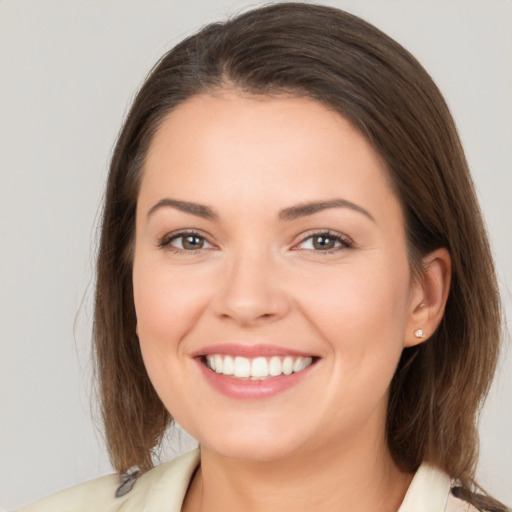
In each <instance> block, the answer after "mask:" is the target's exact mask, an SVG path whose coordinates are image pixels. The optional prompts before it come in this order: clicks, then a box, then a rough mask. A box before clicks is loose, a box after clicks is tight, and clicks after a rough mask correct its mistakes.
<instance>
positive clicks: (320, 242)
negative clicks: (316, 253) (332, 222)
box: [312, 235, 336, 251]
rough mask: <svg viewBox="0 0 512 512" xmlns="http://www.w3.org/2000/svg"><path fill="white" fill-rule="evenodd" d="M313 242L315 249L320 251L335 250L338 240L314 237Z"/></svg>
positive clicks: (320, 236)
mask: <svg viewBox="0 0 512 512" xmlns="http://www.w3.org/2000/svg"><path fill="white" fill-rule="evenodd" d="M312 240H313V247H314V248H315V249H318V250H320V251H325V250H328V249H334V247H335V246H336V240H335V239H334V238H332V237H330V236H328V235H327V236H326V235H317V236H314V237H312Z"/></svg>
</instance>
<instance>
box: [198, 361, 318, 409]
mask: <svg viewBox="0 0 512 512" xmlns="http://www.w3.org/2000/svg"><path fill="white" fill-rule="evenodd" d="M196 362H197V364H198V365H199V368H200V370H201V372H202V374H203V376H204V377H205V379H206V380H207V382H208V383H209V384H210V385H211V386H212V387H213V388H214V389H215V390H217V391H219V392H220V393H222V394H223V395H225V396H228V397H230V398H239V399H246V400H247V399H252V400H256V399H262V398H271V397H273V396H275V395H278V394H279V393H283V392H284V391H286V390H288V389H290V388H291V387H293V386H295V385H297V384H298V383H299V382H300V381H301V380H302V379H303V378H304V377H306V376H307V375H308V374H309V370H310V369H311V367H312V366H314V364H315V363H313V364H311V365H310V366H308V367H307V368H305V369H304V370H302V371H300V372H297V373H292V374H290V375H280V376H279V377H271V378H268V379H264V380H243V379H236V378H233V377H228V376H227V375H223V374H222V373H216V372H214V371H213V370H210V368H208V367H207V366H206V365H205V364H204V363H203V362H202V360H201V359H200V358H196Z"/></svg>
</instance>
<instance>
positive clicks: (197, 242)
mask: <svg viewBox="0 0 512 512" xmlns="http://www.w3.org/2000/svg"><path fill="white" fill-rule="evenodd" d="M180 238H181V239H182V243H181V245H182V248H183V249H186V250H188V251H190V250H192V251H193V250H195V249H202V248H203V245H204V238H203V237H201V236H197V235H185V236H183V235H182V236H179V237H177V238H175V240H179V239H180Z"/></svg>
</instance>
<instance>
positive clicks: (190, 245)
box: [158, 231, 212, 252]
mask: <svg viewBox="0 0 512 512" xmlns="http://www.w3.org/2000/svg"><path fill="white" fill-rule="evenodd" d="M158 245H159V246H160V248H162V249H168V250H170V251H173V252H193V251H199V250H201V249H209V248H212V245H211V244H210V243H208V241H207V240H206V238H205V237H204V236H201V235H200V234H198V233H194V232H186V231H185V232H182V233H179V234H174V235H170V236H167V237H165V238H163V239H162V240H161V241H160V242H159V244H158Z"/></svg>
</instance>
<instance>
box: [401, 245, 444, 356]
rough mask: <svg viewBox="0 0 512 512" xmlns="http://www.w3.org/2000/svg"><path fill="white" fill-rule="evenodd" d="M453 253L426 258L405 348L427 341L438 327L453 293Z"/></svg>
mask: <svg viewBox="0 0 512 512" xmlns="http://www.w3.org/2000/svg"><path fill="white" fill-rule="evenodd" d="M451 275H452V262H451V258H450V253H449V252H448V250H447V249H445V248H440V249H437V250H435V251H434V252H432V253H430V254H428V255H427V256H425V257H424V258H423V268H422V271H421V274H420V276H418V277H417V278H416V282H415V283H414V284H413V288H412V294H411V302H410V311H409V317H408V321H407V326H406V332H405V338H404V346H405V347H412V346H414V345H418V344H419V343H422V342H423V341H425V340H427V339H428V338H429V337H430V336H432V334H433V333H434V331H435V330H436V329H437V327H438V326H439V324H440V322H441V319H442V318H443V314H444V308H445V306H446V301H447V300H448V293H449V291H450V281H451Z"/></svg>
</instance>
